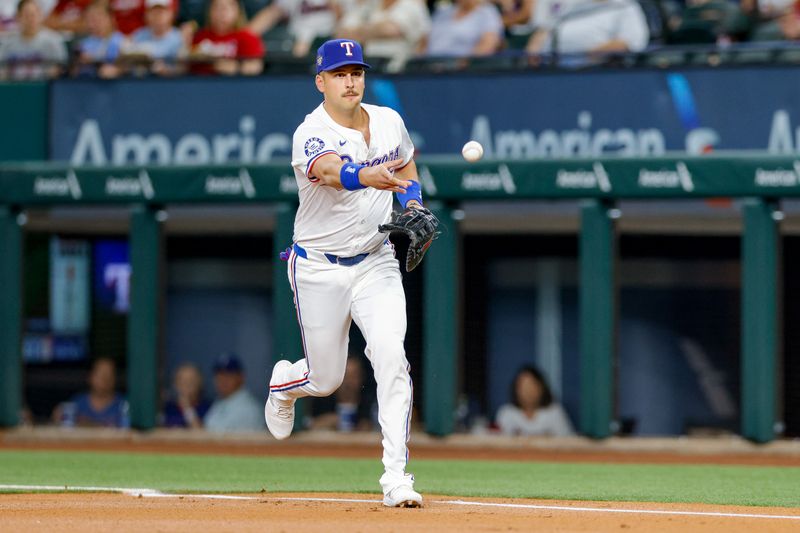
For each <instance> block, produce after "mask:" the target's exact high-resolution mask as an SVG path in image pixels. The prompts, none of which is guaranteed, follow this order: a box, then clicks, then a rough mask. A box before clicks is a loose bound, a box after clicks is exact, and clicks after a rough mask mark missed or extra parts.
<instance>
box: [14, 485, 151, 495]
mask: <svg viewBox="0 0 800 533" xmlns="http://www.w3.org/2000/svg"><path fill="white" fill-rule="evenodd" d="M8 490H27V491H65V492H120V493H122V494H129V495H131V496H139V495H142V496H155V495H156V494H160V493H159V491H157V490H155V489H131V488H127V487H77V486H73V485H0V491H8Z"/></svg>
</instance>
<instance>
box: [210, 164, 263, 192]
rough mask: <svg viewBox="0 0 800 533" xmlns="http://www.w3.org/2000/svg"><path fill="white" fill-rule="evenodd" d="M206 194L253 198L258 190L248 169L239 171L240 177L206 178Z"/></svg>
mask: <svg viewBox="0 0 800 533" xmlns="http://www.w3.org/2000/svg"><path fill="white" fill-rule="evenodd" d="M205 191H206V194H213V195H223V196H240V195H244V196H245V197H246V198H253V197H254V196H255V195H256V188H255V186H254V185H253V178H251V177H250V173H249V172H248V171H247V169H246V168H242V169H239V175H238V176H206V187H205Z"/></svg>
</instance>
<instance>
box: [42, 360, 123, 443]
mask: <svg viewBox="0 0 800 533" xmlns="http://www.w3.org/2000/svg"><path fill="white" fill-rule="evenodd" d="M88 381H89V392H85V393H82V394H77V395H75V396H74V397H73V398H72V399H71V400H70V401H69V402H65V403H61V404H59V405H58V407H56V408H55V410H54V411H53V421H54V422H55V423H57V424H61V425H62V426H66V427H72V426H79V427H115V428H127V427H129V426H130V417H129V413H128V402H127V401H126V400H125V398H124V397H123V396H122V395H121V394H118V393H117V392H115V390H114V389H115V387H116V383H117V376H116V365H115V364H114V361H113V360H112V359H109V358H107V357H101V358H99V359H97V360H95V362H94V363H93V364H92V369H91V371H90V373H89V380H88Z"/></svg>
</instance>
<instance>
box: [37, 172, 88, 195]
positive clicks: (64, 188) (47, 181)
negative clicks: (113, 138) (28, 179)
mask: <svg viewBox="0 0 800 533" xmlns="http://www.w3.org/2000/svg"><path fill="white" fill-rule="evenodd" d="M33 193H34V194H35V195H37V196H69V197H71V198H72V199H73V200H80V199H81V197H82V196H83V191H81V184H80V182H79V181H78V177H77V176H76V175H75V171H74V170H71V169H70V170H68V171H67V175H66V176H65V177H60V176H58V177H49V178H48V177H44V176H36V179H35V180H34V181H33Z"/></svg>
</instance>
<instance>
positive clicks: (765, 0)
mask: <svg viewBox="0 0 800 533" xmlns="http://www.w3.org/2000/svg"><path fill="white" fill-rule="evenodd" d="M694 3H699V2H694ZM794 3H795V2H794V0H740V2H739V5H740V7H741V8H742V11H744V12H745V13H746V14H748V15H750V16H751V17H753V18H755V19H757V20H761V21H765V20H773V19H777V18H780V17H782V16H783V15H785V14H786V13H788V12H789V11H791V10H792V8H793V6H794Z"/></svg>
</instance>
